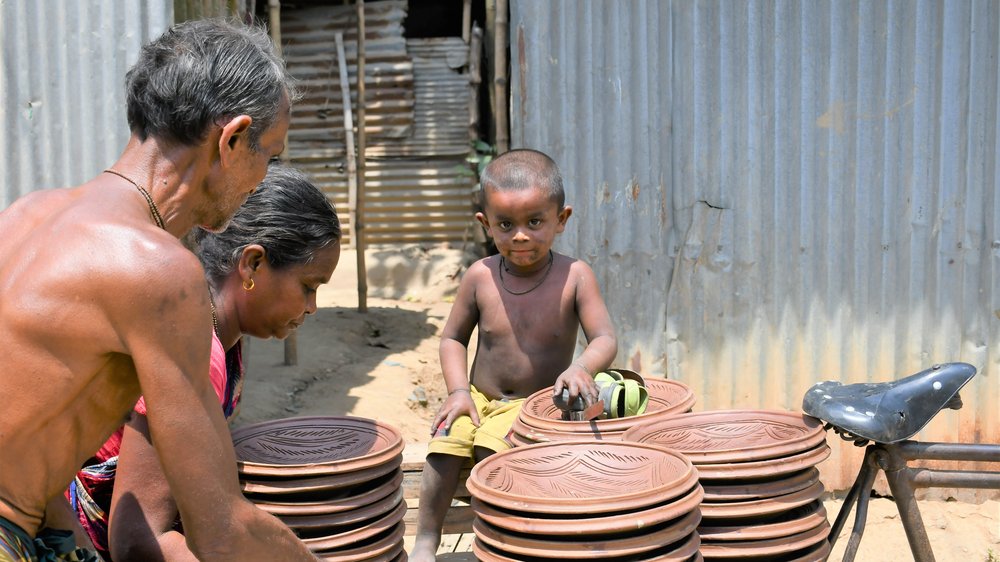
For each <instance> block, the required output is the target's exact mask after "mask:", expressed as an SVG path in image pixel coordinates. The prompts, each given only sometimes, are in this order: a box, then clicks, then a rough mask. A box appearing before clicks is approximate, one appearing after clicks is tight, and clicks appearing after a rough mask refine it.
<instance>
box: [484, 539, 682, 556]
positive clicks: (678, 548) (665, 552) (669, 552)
mask: <svg viewBox="0 0 1000 562" xmlns="http://www.w3.org/2000/svg"><path fill="white" fill-rule="evenodd" d="M700 544H701V541H700V540H699V538H698V533H691V534H690V535H689V536H687V537H685V538H684V539H683V540H681V541H678V542H676V543H674V544H672V545H667V546H664V547H659V548H657V549H656V550H653V551H650V552H647V553H645V554H646V555H648V556H644V557H642V558H638V557H634V556H630V557H627V558H625V559H624V560H628V561H629V562H692V561H695V562H697V561H698V560H702V558H701V555H700V554H699V553H698V546H699V545H700ZM472 552H473V554H475V556H476V560H479V561H480V562H522V561H523V560H524V558H523V557H519V556H517V555H514V554H509V553H507V552H506V551H501V550H500V549H498V548H496V547H494V546H491V545H489V544H487V543H485V542H483V541H482V540H480V539H479V538H476V539H475V540H474V541H473V542H472ZM602 559H604V560H608V561H609V562H621V561H622V560H623V559H622V558H614V559H608V558H602ZM537 560H545V559H544V558H539V559H537Z"/></svg>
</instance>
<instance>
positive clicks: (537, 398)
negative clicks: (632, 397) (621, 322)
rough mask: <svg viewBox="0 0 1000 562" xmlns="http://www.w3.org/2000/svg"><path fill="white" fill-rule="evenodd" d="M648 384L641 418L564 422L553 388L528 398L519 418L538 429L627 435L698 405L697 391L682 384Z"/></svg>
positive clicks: (664, 381) (660, 381) (654, 380)
mask: <svg viewBox="0 0 1000 562" xmlns="http://www.w3.org/2000/svg"><path fill="white" fill-rule="evenodd" d="M645 381H646V390H647V391H648V392H649V403H648V404H647V405H646V411H645V412H644V413H642V414H639V415H638V416H629V417H625V418H614V419H599V420H593V421H568V420H564V419H562V410H560V409H559V408H558V407H557V406H556V405H555V403H554V402H553V401H552V389H553V387H551V386H550V387H548V388H543V389H542V390H539V391H538V392H535V393H534V394H532V395H530V396H528V397H527V398H525V400H524V405H523V406H521V411H520V413H519V414H518V417H519V418H520V419H521V421H523V422H524V424H525V425H527V426H528V427H532V428H535V429H547V430H551V431H560V432H563V433H577V434H580V433H583V434H588V433H597V434H607V433H608V432H624V431H625V430H626V429H628V428H630V427H634V426H636V425H637V424H643V423H648V422H651V421H653V420H659V419H662V418H665V417H670V416H673V415H675V414H681V413H683V412H687V411H690V410H691V406H693V405H694V403H695V396H694V392H693V391H692V390H691V389H690V388H688V386H687V385H685V384H683V383H681V382H678V381H675V380H668V379H660V378H651V377H648V378H646V379H645Z"/></svg>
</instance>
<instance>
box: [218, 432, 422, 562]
mask: <svg viewBox="0 0 1000 562" xmlns="http://www.w3.org/2000/svg"><path fill="white" fill-rule="evenodd" d="M233 445H234V446H235V448H236V456H237V459H238V461H239V463H238V465H239V471H240V483H241V485H242V488H243V492H244V494H245V495H246V496H247V497H248V498H250V500H251V501H253V502H254V504H256V505H257V506H258V507H260V508H261V509H263V510H264V511H267V512H269V513H272V514H274V515H275V516H277V517H278V518H279V519H281V520H282V521H284V522H285V523H286V524H287V525H288V526H289V527H291V528H292V530H293V531H295V533H296V534H297V535H298V536H299V537H300V538H301V539H302V540H303V542H305V543H306V544H307V545H308V546H309V548H310V550H312V551H313V552H314V553H315V554H316V555H317V556H318V557H319V558H320V559H321V560H328V561H335V562H360V561H380V562H390V561H398V560H406V553H405V552H404V551H403V534H404V530H405V529H404V527H403V525H404V524H403V515H404V514H405V513H406V502H405V501H404V500H403V489H402V482H403V473H402V470H401V468H400V466H401V464H402V460H403V455H402V453H403V438H402V435H401V434H400V432H399V431H398V430H397V429H395V428H393V427H391V426H388V425H386V424H383V423H380V422H377V421H375V420H370V419H366V418H358V417H350V416H330V417H299V418H287V419H281V420H274V421H269V422H264V423H259V424H256V425H251V426H247V427H243V428H240V429H237V430H235V431H233Z"/></svg>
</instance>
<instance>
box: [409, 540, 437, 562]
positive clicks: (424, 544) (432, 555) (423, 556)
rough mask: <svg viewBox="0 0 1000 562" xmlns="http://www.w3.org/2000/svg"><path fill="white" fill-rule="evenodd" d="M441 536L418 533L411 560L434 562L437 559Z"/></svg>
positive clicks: (413, 561)
mask: <svg viewBox="0 0 1000 562" xmlns="http://www.w3.org/2000/svg"><path fill="white" fill-rule="evenodd" d="M440 543H441V537H440V536H438V537H432V536H427V535H420V534H418V535H417V538H416V540H415V541H414V542H413V550H412V551H411V552H410V557H409V559H410V562H434V561H435V560H436V559H437V549H438V545H439V544H440Z"/></svg>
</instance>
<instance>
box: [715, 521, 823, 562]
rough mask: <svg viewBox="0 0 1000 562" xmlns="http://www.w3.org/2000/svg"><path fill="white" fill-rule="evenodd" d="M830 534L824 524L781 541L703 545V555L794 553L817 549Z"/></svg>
mask: <svg viewBox="0 0 1000 562" xmlns="http://www.w3.org/2000/svg"><path fill="white" fill-rule="evenodd" d="M829 533H830V524H829V523H827V522H825V521H824V522H823V523H822V524H820V525H819V526H818V527H815V528H812V529H809V530H808V531H804V532H802V533H796V534H794V535H790V536H787V537H782V538H779V539H770V540H763V541H719V542H715V541H709V540H707V539H706V540H703V541H702V543H701V553H702V554H703V555H705V557H706V558H759V557H764V556H776V555H780V554H786V553H792V552H796V551H800V550H805V549H807V548H810V547H815V546H816V545H817V543H819V542H821V541H825V540H826V537H827V535H828V534H829Z"/></svg>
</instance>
